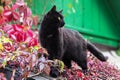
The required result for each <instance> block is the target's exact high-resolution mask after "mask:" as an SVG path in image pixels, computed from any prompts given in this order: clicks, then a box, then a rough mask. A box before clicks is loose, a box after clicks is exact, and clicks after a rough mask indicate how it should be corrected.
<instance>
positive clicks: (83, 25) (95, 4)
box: [32, 0, 120, 47]
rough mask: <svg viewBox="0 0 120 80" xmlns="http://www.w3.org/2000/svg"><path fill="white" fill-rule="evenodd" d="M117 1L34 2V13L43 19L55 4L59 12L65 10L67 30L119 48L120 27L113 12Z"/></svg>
mask: <svg viewBox="0 0 120 80" xmlns="http://www.w3.org/2000/svg"><path fill="white" fill-rule="evenodd" d="M112 1H114V3H113V2H112ZM116 1H119V0H33V3H32V4H33V6H32V11H33V13H34V14H38V15H39V16H40V18H41V19H42V18H43V16H44V14H45V13H46V12H47V11H48V10H50V8H51V7H52V6H53V5H54V4H55V5H56V6H57V9H58V10H60V9H63V15H64V17H65V22H66V25H65V27H66V28H71V29H75V30H78V31H79V32H80V33H82V34H83V35H84V37H85V38H86V39H88V40H90V41H92V42H95V43H100V44H104V45H108V46H112V47H118V46H119V41H120V34H119V30H120V25H119V22H118V21H119V18H118V16H116V13H114V12H115V11H113V10H114V9H113V8H115V6H116V5H115V4H116V3H115V2H116ZM115 9H116V8H115ZM116 11H117V10H116Z"/></svg>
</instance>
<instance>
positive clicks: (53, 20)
mask: <svg viewBox="0 0 120 80" xmlns="http://www.w3.org/2000/svg"><path fill="white" fill-rule="evenodd" d="M45 18H46V19H47V21H49V23H50V24H53V25H57V26H58V27H63V26H64V24H65V22H64V19H63V18H64V17H63V15H62V10H61V11H56V6H55V5H54V6H53V7H52V9H51V10H50V11H49V12H48V13H47V14H46V15H45Z"/></svg>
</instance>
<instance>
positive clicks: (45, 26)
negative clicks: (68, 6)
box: [39, 6, 107, 70]
mask: <svg viewBox="0 0 120 80" xmlns="http://www.w3.org/2000/svg"><path fill="white" fill-rule="evenodd" d="M61 13H62V11H59V12H57V11H56V6H53V8H52V9H51V10H50V11H49V12H48V13H47V14H46V15H45V16H44V19H43V21H42V23H41V28H40V30H39V39H40V43H41V45H42V46H43V47H44V48H46V49H47V51H48V53H49V59H60V60H62V61H63V62H64V64H65V65H66V66H67V67H68V68H70V67H71V60H73V61H75V62H76V63H77V64H78V65H79V66H81V68H82V69H83V70H87V54H86V50H89V51H90V52H91V53H93V54H94V55H95V56H96V57H97V58H98V59H99V60H101V61H106V60H107V57H105V56H104V55H103V54H102V53H101V52H100V51H99V50H98V49H97V48H96V47H95V46H94V45H93V44H92V43H90V42H87V41H85V40H84V39H83V37H82V36H81V34H80V33H79V32H77V31H74V30H70V29H66V28H63V26H64V24H65V23H64V19H63V18H64V17H63V16H62V14H61Z"/></svg>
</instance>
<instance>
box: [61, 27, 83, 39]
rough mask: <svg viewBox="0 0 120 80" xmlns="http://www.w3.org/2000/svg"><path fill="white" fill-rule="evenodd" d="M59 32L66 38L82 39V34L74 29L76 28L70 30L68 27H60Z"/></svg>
mask: <svg viewBox="0 0 120 80" xmlns="http://www.w3.org/2000/svg"><path fill="white" fill-rule="evenodd" d="M60 33H62V34H63V36H64V37H66V38H72V39H73V38H74V39H76V38H80V39H83V37H82V35H81V34H80V33H79V32H78V31H76V30H72V29H68V28H61V29H60Z"/></svg>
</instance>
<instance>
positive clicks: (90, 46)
mask: <svg viewBox="0 0 120 80" xmlns="http://www.w3.org/2000/svg"><path fill="white" fill-rule="evenodd" d="M87 49H88V50H89V51H90V52H91V53H92V54H93V55H94V56H95V57H97V58H98V59H99V60H101V61H107V59H108V57H107V56H104V55H103V54H102V53H101V51H100V50H99V49H98V48H97V47H96V46H94V45H93V44H92V43H90V42H87Z"/></svg>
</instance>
